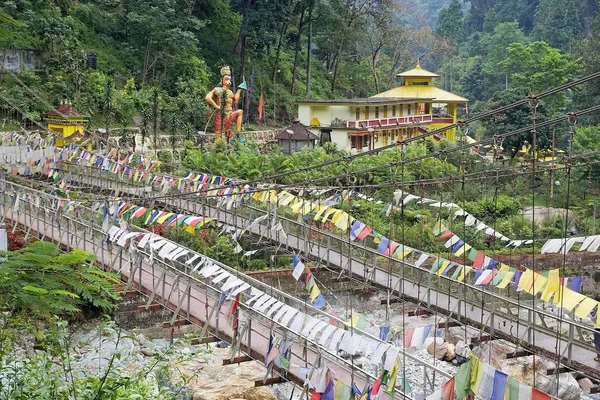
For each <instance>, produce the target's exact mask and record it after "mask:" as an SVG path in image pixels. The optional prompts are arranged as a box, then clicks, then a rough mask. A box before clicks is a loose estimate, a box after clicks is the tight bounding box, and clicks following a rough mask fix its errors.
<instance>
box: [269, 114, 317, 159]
mask: <svg viewBox="0 0 600 400" xmlns="http://www.w3.org/2000/svg"><path fill="white" fill-rule="evenodd" d="M275 139H277V143H279V147H280V148H281V151H282V152H283V153H284V154H292V152H294V151H300V150H302V149H303V148H305V147H308V148H309V149H314V148H315V141H316V140H318V139H319V137H318V136H317V135H315V134H314V133H312V132H311V131H309V130H308V129H307V128H306V127H305V126H304V125H302V124H301V123H300V121H299V120H297V119H296V120H294V121H293V122H292V125H290V126H289V128H287V129H284V130H282V131H281V132H279V134H277V136H275Z"/></svg>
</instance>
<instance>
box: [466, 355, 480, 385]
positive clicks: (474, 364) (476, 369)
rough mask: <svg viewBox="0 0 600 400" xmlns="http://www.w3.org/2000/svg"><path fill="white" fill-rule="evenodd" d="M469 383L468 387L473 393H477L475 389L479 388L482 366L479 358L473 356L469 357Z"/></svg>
mask: <svg viewBox="0 0 600 400" xmlns="http://www.w3.org/2000/svg"><path fill="white" fill-rule="evenodd" d="M470 360H471V383H470V385H469V386H470V387H471V390H472V391H473V393H477V388H478V387H479V381H480V379H481V374H482V372H483V365H481V361H479V358H477V357H475V356H471V358H470Z"/></svg>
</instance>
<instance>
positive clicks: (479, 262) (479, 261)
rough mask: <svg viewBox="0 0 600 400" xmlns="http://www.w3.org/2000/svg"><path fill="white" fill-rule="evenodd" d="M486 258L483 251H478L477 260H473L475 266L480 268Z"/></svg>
mask: <svg viewBox="0 0 600 400" xmlns="http://www.w3.org/2000/svg"><path fill="white" fill-rule="evenodd" d="M484 259H485V255H484V254H483V253H482V252H477V256H475V261H473V268H475V269H480V268H481V267H482V266H483V260H484Z"/></svg>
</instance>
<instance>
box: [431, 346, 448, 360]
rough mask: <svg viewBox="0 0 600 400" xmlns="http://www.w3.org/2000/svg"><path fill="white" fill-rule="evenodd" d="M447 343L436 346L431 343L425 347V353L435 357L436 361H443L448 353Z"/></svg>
mask: <svg viewBox="0 0 600 400" xmlns="http://www.w3.org/2000/svg"><path fill="white" fill-rule="evenodd" d="M448 345H449V343H446V342H444V343H442V344H437V343H436V342H434V343H431V344H430V345H429V346H427V352H428V353H429V354H431V355H432V356H433V357H435V359H436V360H443V359H444V357H445V356H446V353H447V352H448Z"/></svg>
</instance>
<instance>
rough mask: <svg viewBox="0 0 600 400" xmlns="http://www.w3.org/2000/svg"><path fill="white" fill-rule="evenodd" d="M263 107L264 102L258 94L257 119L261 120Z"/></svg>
mask: <svg viewBox="0 0 600 400" xmlns="http://www.w3.org/2000/svg"><path fill="white" fill-rule="evenodd" d="M264 105H265V100H264V99H263V95H262V93H261V94H260V99H259V100H258V119H262V117H263V107H264Z"/></svg>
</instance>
